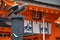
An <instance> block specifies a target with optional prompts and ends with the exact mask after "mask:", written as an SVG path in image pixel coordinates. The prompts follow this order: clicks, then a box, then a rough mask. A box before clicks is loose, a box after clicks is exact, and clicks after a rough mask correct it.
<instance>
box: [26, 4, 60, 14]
mask: <svg viewBox="0 0 60 40" xmlns="http://www.w3.org/2000/svg"><path fill="white" fill-rule="evenodd" d="M27 9H28V10H36V9H37V11H42V12H46V13H53V14H60V10H56V9H53V8H44V7H38V6H33V5H28V6H27Z"/></svg>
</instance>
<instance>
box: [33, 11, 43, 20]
mask: <svg viewBox="0 0 60 40" xmlns="http://www.w3.org/2000/svg"><path fill="white" fill-rule="evenodd" d="M41 14H42V12H40V11H33V14H32V17H33V19H34V20H39V19H41Z"/></svg>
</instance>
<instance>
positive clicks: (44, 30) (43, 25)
mask: <svg viewBox="0 0 60 40" xmlns="http://www.w3.org/2000/svg"><path fill="white" fill-rule="evenodd" d="M42 20H43V40H45V27H44V17H43V18H42Z"/></svg>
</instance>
